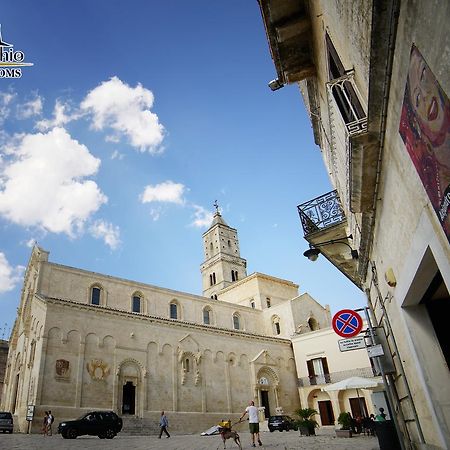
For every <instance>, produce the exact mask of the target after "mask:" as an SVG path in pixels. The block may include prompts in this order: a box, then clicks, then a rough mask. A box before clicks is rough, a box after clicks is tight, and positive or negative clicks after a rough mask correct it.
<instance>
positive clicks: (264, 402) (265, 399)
mask: <svg viewBox="0 0 450 450" xmlns="http://www.w3.org/2000/svg"><path fill="white" fill-rule="evenodd" d="M260 392H261V406H264V417H265V418H266V419H267V418H269V417H270V408H269V391H260Z"/></svg>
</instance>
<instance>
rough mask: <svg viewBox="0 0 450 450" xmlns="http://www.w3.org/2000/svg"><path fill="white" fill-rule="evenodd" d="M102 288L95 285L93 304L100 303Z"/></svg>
mask: <svg viewBox="0 0 450 450" xmlns="http://www.w3.org/2000/svg"><path fill="white" fill-rule="evenodd" d="M100 294H101V289H100V288H99V287H93V288H92V290H91V305H100Z"/></svg>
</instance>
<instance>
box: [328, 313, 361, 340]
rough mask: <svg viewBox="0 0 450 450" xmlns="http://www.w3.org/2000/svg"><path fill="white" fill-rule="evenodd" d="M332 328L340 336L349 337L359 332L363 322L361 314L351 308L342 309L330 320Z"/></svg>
mask: <svg viewBox="0 0 450 450" xmlns="http://www.w3.org/2000/svg"><path fill="white" fill-rule="evenodd" d="M331 323H332V325H333V330H334V331H335V332H336V333H337V334H338V335H339V336H341V337H344V338H351V337H353V336H356V335H357V334H359V333H360V331H361V329H362V326H363V323H362V319H361V316H360V315H359V314H358V313H357V312H355V311H353V310H351V309H342V310H341V311H338V312H337V313H336V314H335V315H334V316H333V320H332V322H331Z"/></svg>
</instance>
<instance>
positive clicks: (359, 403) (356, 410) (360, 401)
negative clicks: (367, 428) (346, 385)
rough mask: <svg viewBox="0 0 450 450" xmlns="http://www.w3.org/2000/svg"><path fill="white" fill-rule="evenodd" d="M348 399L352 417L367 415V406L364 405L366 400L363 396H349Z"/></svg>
mask: <svg viewBox="0 0 450 450" xmlns="http://www.w3.org/2000/svg"><path fill="white" fill-rule="evenodd" d="M349 401H350V409H351V410H352V417H353V418H356V417H358V416H359V417H368V416H369V415H368V414H367V406H366V400H365V398H364V397H358V398H355V397H354V398H349Z"/></svg>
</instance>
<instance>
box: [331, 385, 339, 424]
mask: <svg viewBox="0 0 450 450" xmlns="http://www.w3.org/2000/svg"><path fill="white" fill-rule="evenodd" d="M339 392H340V391H331V392H328V395H329V396H330V400H331V405H332V406H333V414H334V424H335V425H337V423H338V422H337V420H338V417H339V414H340V413H341V406H340V405H339Z"/></svg>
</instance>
